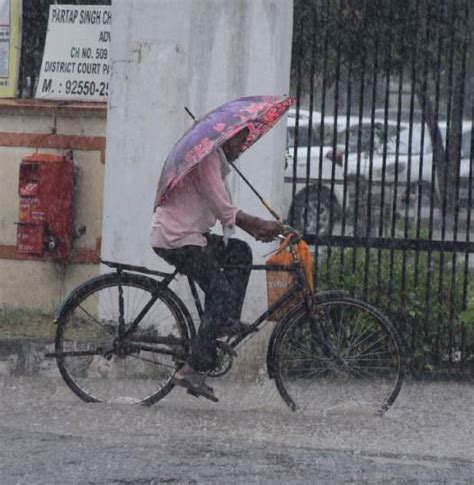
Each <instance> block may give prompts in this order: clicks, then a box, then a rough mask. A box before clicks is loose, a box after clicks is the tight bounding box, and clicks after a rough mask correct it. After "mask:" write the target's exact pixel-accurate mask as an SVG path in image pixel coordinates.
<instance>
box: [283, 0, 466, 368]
mask: <svg viewBox="0 0 474 485" xmlns="http://www.w3.org/2000/svg"><path fill="white" fill-rule="evenodd" d="M472 10H473V9H472V5H471V2H469V1H468V0H451V1H449V2H432V1H430V0H399V1H397V2H393V1H391V0H359V1H346V0H310V1H302V0H295V10H294V40H293V57H292V91H293V94H294V95H295V96H296V99H297V103H296V108H295V110H294V111H293V112H290V114H289V118H288V131H289V135H290V134H291V136H289V140H290V144H292V146H290V147H289V150H288V160H287V165H288V166H287V168H286V178H285V181H286V184H285V186H286V191H287V192H288V193H291V196H290V197H289V199H290V204H289V205H288V207H287V210H288V212H287V218H288V220H289V222H290V224H292V225H294V226H295V227H297V228H299V229H301V230H302V231H303V232H304V234H305V238H306V239H307V241H309V242H310V243H312V244H314V247H315V249H314V251H315V252H314V256H315V264H316V272H315V275H316V285H317V287H319V288H328V287H344V288H346V289H348V290H349V291H352V292H353V293H355V294H357V295H358V296H361V297H363V298H365V299H368V300H370V301H371V302H372V303H374V304H376V305H379V306H381V307H382V308H383V310H385V311H386V312H387V313H389V314H390V315H391V316H392V319H393V320H394V321H395V323H396V324H397V326H398V329H399V330H400V332H401V334H402V335H403V337H404V338H405V341H406V343H407V348H408V349H409V359H410V361H411V363H412V369H413V370H414V371H424V372H427V371H431V370H433V369H436V370H437V371H438V372H439V371H445V372H452V371H454V370H456V371H458V370H461V371H462V372H463V373H468V374H469V373H472V374H474V310H473V315H472V317H471V315H470V311H469V307H470V305H473V306H474V293H473V294H472V297H473V301H472V302H471V303H470V301H469V298H470V289H471V290H472V291H474V287H472V288H470V283H471V281H472V276H471V270H472V268H473V267H474V265H473V264H472V260H471V258H470V256H471V253H472V252H474V243H473V242H472V238H471V213H472V205H473V204H472V181H473V173H472V172H473V170H472V167H473V151H474V149H473V140H474V137H473V126H472V119H473V115H474V113H473V110H474V108H473V89H474V83H473V80H474V67H473V65H472V62H469V61H471V60H472V56H473V52H472V39H471V36H472V34H471V32H472V31H473V28H474V20H473V12H472ZM303 139H304V141H305V144H304V145H301V144H300V140H303Z"/></svg>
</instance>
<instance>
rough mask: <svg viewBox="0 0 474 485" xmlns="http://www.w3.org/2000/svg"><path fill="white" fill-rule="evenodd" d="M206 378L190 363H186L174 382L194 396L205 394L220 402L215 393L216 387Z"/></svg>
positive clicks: (204, 395)
mask: <svg viewBox="0 0 474 485" xmlns="http://www.w3.org/2000/svg"><path fill="white" fill-rule="evenodd" d="M205 379H206V376H205V375H204V374H201V373H200V372H198V371H197V370H194V369H193V368H192V367H191V366H189V365H188V364H184V366H183V367H182V368H181V369H180V370H179V371H178V372H176V374H175V375H174V377H173V383H174V384H176V385H177V386H181V387H184V388H186V389H187V390H188V393H189V394H191V395H193V396H196V397H199V396H203V397H205V398H206V399H209V400H211V401H213V402H219V399H218V398H217V397H216V395H215V394H214V389H212V387H210V386H208V385H207V384H206V382H205Z"/></svg>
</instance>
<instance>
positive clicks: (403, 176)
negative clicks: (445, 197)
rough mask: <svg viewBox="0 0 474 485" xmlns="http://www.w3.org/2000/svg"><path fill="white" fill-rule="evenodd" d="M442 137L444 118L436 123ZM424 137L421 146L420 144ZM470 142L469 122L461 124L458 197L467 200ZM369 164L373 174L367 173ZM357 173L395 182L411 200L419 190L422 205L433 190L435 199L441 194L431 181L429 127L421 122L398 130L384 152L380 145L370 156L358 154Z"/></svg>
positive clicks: (353, 161)
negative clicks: (423, 125) (398, 135)
mask: <svg viewBox="0 0 474 485" xmlns="http://www.w3.org/2000/svg"><path fill="white" fill-rule="evenodd" d="M438 126H439V128H440V133H441V137H442V140H443V143H444V144H445V139H446V130H447V124H446V122H444V121H441V122H439V123H438ZM422 137H423V146H422ZM471 142H472V121H464V122H463V123H462V138H461V157H460V165H459V173H458V175H459V177H460V193H459V196H460V200H461V202H462V203H464V204H465V203H466V201H467V197H468V185H469V183H468V182H469V173H470V167H471ZM347 163H348V171H349V173H355V172H356V170H357V155H356V154H351V155H350V156H349V157H348V160H347ZM370 167H372V174H370ZM359 173H360V175H361V177H364V178H365V179H366V180H368V179H369V178H370V176H371V177H372V180H373V182H374V183H375V184H376V185H380V184H381V183H382V182H383V183H384V185H387V186H390V185H393V184H394V183H395V181H397V182H398V184H399V185H400V186H401V187H402V189H404V190H400V191H399V193H400V194H401V195H402V196H403V197H409V198H410V199H411V200H416V199H418V195H419V192H420V190H421V194H420V195H421V202H422V205H427V204H429V202H430V198H431V195H430V194H431V192H432V191H434V200H435V202H437V198H438V197H439V195H440V194H442V192H443V190H442V188H440V187H439V181H438V178H437V177H435V179H434V180H435V186H434V187H433V186H432V182H433V177H432V176H433V147H432V142H431V138H430V136H429V131H428V127H427V126H426V125H425V127H424V128H423V127H422V125H421V124H420V123H414V124H413V125H412V127H411V128H409V127H405V128H404V129H403V130H402V131H401V132H400V137H399V139H397V137H396V136H392V137H391V138H390V139H389V141H388V143H387V147H386V151H385V154H384V150H383V146H379V147H378V149H377V150H376V151H375V152H374V154H373V156H372V158H371V157H369V156H368V154H367V152H366V153H364V155H363V156H362V157H360V161H359Z"/></svg>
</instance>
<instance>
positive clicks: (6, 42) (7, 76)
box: [0, 0, 21, 98]
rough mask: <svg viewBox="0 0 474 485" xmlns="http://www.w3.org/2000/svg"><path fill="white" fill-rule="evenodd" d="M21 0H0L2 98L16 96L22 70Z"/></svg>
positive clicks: (0, 84)
mask: <svg viewBox="0 0 474 485" xmlns="http://www.w3.org/2000/svg"><path fill="white" fill-rule="evenodd" d="M20 50H21V0H0V98H15V97H16V90H17V86H18V74H19V71H20Z"/></svg>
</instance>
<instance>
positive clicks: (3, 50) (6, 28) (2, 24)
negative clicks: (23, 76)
mask: <svg viewBox="0 0 474 485" xmlns="http://www.w3.org/2000/svg"><path fill="white" fill-rule="evenodd" d="M9 63H10V0H0V77H8V64H9Z"/></svg>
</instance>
